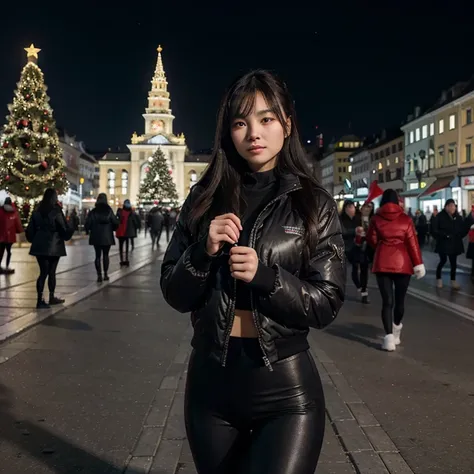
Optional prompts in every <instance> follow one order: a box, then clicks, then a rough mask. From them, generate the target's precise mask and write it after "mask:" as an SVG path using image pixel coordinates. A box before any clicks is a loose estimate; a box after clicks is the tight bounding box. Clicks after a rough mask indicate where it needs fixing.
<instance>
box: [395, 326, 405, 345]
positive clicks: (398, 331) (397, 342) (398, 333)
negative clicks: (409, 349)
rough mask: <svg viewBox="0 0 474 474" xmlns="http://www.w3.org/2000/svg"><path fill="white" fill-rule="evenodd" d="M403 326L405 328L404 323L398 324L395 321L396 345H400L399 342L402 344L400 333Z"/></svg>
mask: <svg viewBox="0 0 474 474" xmlns="http://www.w3.org/2000/svg"><path fill="white" fill-rule="evenodd" d="M402 328H403V324H402V323H400V324H399V325H398V326H397V325H396V324H395V323H393V337H394V338H395V345H396V346H398V344H400V342H401V340H400V335H401V333H402Z"/></svg>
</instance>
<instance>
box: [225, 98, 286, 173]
mask: <svg viewBox="0 0 474 474" xmlns="http://www.w3.org/2000/svg"><path fill="white" fill-rule="evenodd" d="M287 120H288V128H289V127H290V120H289V119H287ZM230 132H231V137H232V141H233V142H234V146H235V148H236V150H237V152H238V153H239V155H240V156H241V157H242V158H243V159H244V160H245V161H247V163H248V164H249V167H250V168H251V169H252V170H253V171H268V170H271V169H272V168H274V167H275V166H276V161H277V158H278V154H279V153H280V151H281V149H282V148H283V142H284V141H285V135H286V131H285V130H284V129H283V127H282V125H281V123H280V122H279V121H278V118H277V117H276V115H275V114H274V113H273V112H271V111H270V110H269V106H268V104H267V103H266V101H265V99H264V97H263V95H262V94H260V93H257V95H256V97H255V103H254V107H253V110H252V111H251V113H250V114H249V115H248V116H247V117H245V118H241V117H237V118H235V119H234V120H233V121H232V123H231V129H230ZM288 132H289V130H288Z"/></svg>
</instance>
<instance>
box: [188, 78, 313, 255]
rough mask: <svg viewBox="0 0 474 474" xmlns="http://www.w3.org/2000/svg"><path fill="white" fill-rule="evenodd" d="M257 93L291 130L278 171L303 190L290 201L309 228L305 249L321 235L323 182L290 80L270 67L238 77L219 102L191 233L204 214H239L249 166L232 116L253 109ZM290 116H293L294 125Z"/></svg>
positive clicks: (247, 112)
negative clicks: (318, 192)
mask: <svg viewBox="0 0 474 474" xmlns="http://www.w3.org/2000/svg"><path fill="white" fill-rule="evenodd" d="M257 93H260V94H262V96H263V97H264V99H265V101H266V102H267V104H268V106H269V108H270V109H271V110H272V112H273V113H274V114H275V116H276V117H277V118H278V120H279V122H280V123H281V125H282V127H283V129H284V130H286V131H287V136H286V138H285V140H284V142H283V148H282V150H281V152H280V154H279V156H278V160H277V166H276V173H277V175H278V176H281V175H282V174H283V173H290V174H293V175H295V176H297V177H298V178H299V180H300V183H301V187H302V189H300V190H297V191H295V192H293V193H292V202H293V204H294V208H295V209H296V210H297V211H298V212H299V213H300V215H301V218H302V220H303V222H304V225H305V228H306V236H305V244H306V245H305V248H306V250H307V249H308V248H310V247H312V246H313V245H314V243H315V242H316V240H317V212H318V203H317V202H316V199H315V193H314V187H315V186H319V183H318V181H317V180H316V178H315V177H314V176H313V173H312V172H311V170H310V168H309V166H308V163H307V158H306V153H305V151H304V149H303V147H302V145H301V141H300V136H299V133H298V127H297V122H296V113H295V108H294V104H293V100H292V98H291V96H290V93H289V92H288V88H287V86H286V84H285V83H284V82H283V81H281V80H280V79H278V78H277V77H276V76H275V75H273V74H271V73H270V72H268V71H264V70H260V69H259V70H255V71H251V72H249V73H247V74H245V75H244V76H242V77H241V78H239V79H237V80H236V81H235V82H234V83H233V84H232V85H231V86H230V88H229V89H228V91H227V93H226V94H225V96H224V98H223V100H222V102H221V105H220V108H219V113H218V116H217V128H216V135H215V139H214V150H213V153H212V158H211V161H210V163H209V166H208V168H207V170H206V172H205V173H204V175H203V176H202V177H201V179H200V180H199V183H198V184H199V185H201V187H202V188H203V191H202V193H201V194H200V195H199V197H198V198H197V199H196V203H195V205H194V206H193V208H192V209H191V212H190V228H191V232H192V233H196V232H197V231H198V227H199V222H200V220H201V218H202V217H203V216H205V215H206V214H208V215H209V217H213V216H215V215H217V214H218V213H224V212H233V213H234V214H237V215H239V214H240V212H239V211H240V186H241V177H242V174H243V173H244V172H245V171H248V170H249V168H248V165H247V162H246V161H245V160H244V159H243V158H242V157H241V156H240V155H239V154H238V153H237V150H236V149H235V146H234V143H233V141H232V137H231V134H230V129H231V123H232V120H234V119H235V118H236V117H246V116H248V115H249V114H250V113H251V112H252V110H253V107H254V103H255V98H256V95H257ZM286 117H288V118H289V119H290V120H291V128H290V129H288V125H287V118H286Z"/></svg>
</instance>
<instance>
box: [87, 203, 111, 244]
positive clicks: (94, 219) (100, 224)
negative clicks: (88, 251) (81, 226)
mask: <svg viewBox="0 0 474 474" xmlns="http://www.w3.org/2000/svg"><path fill="white" fill-rule="evenodd" d="M118 225H119V220H118V219H117V216H116V215H115V214H114V211H112V208H111V207H110V206H109V205H108V204H97V205H96V206H95V208H94V209H92V211H90V212H89V214H88V215H87V219H86V224H85V229H86V232H87V233H88V234H89V245H100V246H106V245H115V238H114V231H115V230H117V228H118Z"/></svg>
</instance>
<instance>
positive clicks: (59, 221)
mask: <svg viewBox="0 0 474 474" xmlns="http://www.w3.org/2000/svg"><path fill="white" fill-rule="evenodd" d="M54 222H55V226H56V230H57V232H58V234H59V236H60V237H61V239H63V240H71V238H72V236H73V234H74V227H73V226H72V225H71V224H69V223H68V222H67V221H66V218H65V217H64V214H63V211H61V210H59V211H58V212H57V213H56V216H55V219H54Z"/></svg>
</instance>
